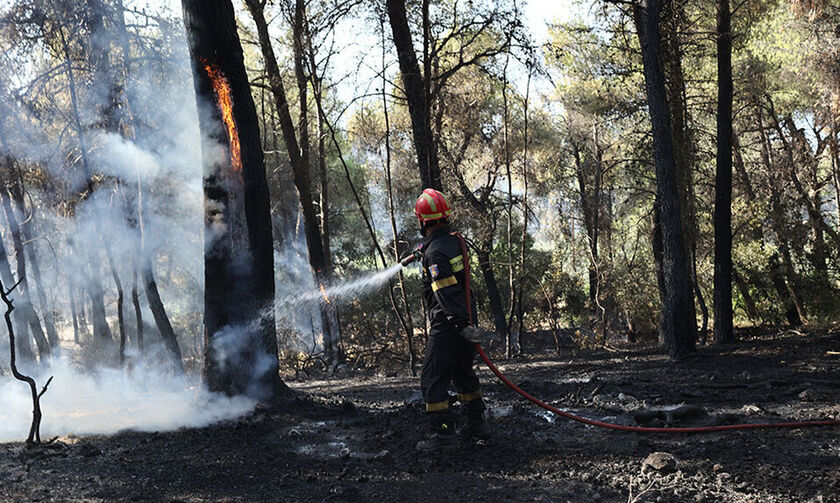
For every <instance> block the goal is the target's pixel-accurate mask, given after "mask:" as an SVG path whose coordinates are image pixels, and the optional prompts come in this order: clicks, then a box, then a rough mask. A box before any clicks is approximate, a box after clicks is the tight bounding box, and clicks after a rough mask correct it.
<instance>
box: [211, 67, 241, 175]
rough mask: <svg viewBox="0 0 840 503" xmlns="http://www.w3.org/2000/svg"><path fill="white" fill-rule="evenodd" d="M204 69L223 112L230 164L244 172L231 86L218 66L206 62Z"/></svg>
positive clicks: (234, 168)
mask: <svg viewBox="0 0 840 503" xmlns="http://www.w3.org/2000/svg"><path fill="white" fill-rule="evenodd" d="M204 69H205V70H206V71H207V75H208V76H209V77H210V82H211V83H212V84H213V91H215V92H216V98H217V100H218V105H219V109H220V110H221V112H222V120H223V121H224V123H225V127H226V128H227V136H228V142H229V143H230V164H231V168H233V170H234V171H236V172H239V171H242V158H241V153H240V149H239V132H238V131H237V130H236V121H235V120H234V119H233V100H232V98H231V92H230V84H229V83H228V80H227V78H225V76H224V74H223V73H222V71H221V70H220V69H219V67H218V66H216V65H214V64H211V63H208V62H206V61H205V62H204Z"/></svg>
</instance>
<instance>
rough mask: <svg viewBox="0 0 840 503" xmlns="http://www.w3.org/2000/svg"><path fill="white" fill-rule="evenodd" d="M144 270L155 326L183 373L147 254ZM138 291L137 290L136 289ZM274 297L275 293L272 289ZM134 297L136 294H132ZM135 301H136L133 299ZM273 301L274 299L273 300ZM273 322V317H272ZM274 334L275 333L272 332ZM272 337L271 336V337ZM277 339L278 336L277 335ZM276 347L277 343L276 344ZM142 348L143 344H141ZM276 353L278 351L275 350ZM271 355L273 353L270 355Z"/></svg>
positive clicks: (140, 323)
mask: <svg viewBox="0 0 840 503" xmlns="http://www.w3.org/2000/svg"><path fill="white" fill-rule="evenodd" d="M142 260H143V262H142V264H143V269H142V274H141V275H142V281H143V290H144V291H145V293H146V300H147V301H149V309H151V311H152V317H153V318H154V319H155V325H156V326H157V328H158V331H159V332H160V337H161V339H163V345H164V346H166V349H167V350H168V351H169V354H170V355H171V356H172V362H173V363H174V364H175V368H176V369H177V370H178V371H179V372H183V370H184V364H183V362H182V360H181V348H180V347H178V337H177V336H176V335H175V330H173V329H172V323H170V322H169V316H167V315H166V310H165V309H164V307H163V301H162V300H161V299H160V292H159V291H158V287H157V282H156V281H155V275H154V273H153V271H152V258H151V257H150V256H149V255H148V254H145V257H143V259H142ZM272 270H273V269H272ZM135 290H136V289H135ZM271 293H272V296H273V294H274V291H273V289H272V292H271ZM132 295H133V296H135V295H136V293H133V294H132ZM132 300H134V299H132ZM272 300H273V299H272ZM135 302H136V301H135ZM138 307H139V305H138V304H135V307H134V313H135V316H136V317H137V322H138V323H137V326H138V336H139V338H140V339H139V340H140V341H142V337H143V332H142V330H143V327H142V320H143V318H142V317H141V316H142V315H140V314H139V313H140V310H139V309H138ZM272 320H273V317H272ZM272 332H273V331H272ZM269 337H270V336H269ZM275 338H276V335H275ZM275 347H276V343H275ZM141 348H142V342H141ZM275 351H276V350H275ZM269 354H271V353H269Z"/></svg>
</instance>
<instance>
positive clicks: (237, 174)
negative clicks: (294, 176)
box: [181, 0, 285, 400]
mask: <svg viewBox="0 0 840 503" xmlns="http://www.w3.org/2000/svg"><path fill="white" fill-rule="evenodd" d="M181 3H182V6H183V11H184V23H185V25H186V32H187V39H188V40H189V45H190V56H191V59H192V71H193V81H194V84H195V92H196V100H197V102H198V106H199V110H200V112H201V113H199V128H200V130H201V133H202V135H204V136H206V137H209V138H211V139H213V140H215V141H216V142H218V143H219V144H221V145H224V146H225V149H224V153H223V154H222V155H218V154H217V153H215V152H217V150H216V149H213V148H212V147H211V148H210V150H209V151H208V149H207V148H205V149H204V153H203V158H204V204H205V216H204V224H205V229H204V239H205V252H204V266H205V267H204V269H205V272H204V280H205V294H204V302H205V307H204V327H205V341H206V344H205V359H204V376H205V379H206V380H207V384H208V386H209V387H210V389H211V390H215V391H224V392H226V393H228V394H248V395H251V396H256V397H258V398H261V399H267V400H273V399H276V398H278V397H279V395H280V393H281V392H282V391H283V390H284V389H285V386H284V385H283V383H282V381H281V380H280V378H279V375H278V359H277V335H276V332H275V325H274V256H273V247H272V236H271V219H270V214H269V195H268V185H267V183H266V178H265V166H264V164H263V152H262V145H260V135H259V126H258V123H257V112H256V108H255V106H254V102H253V98H252V97H251V90H250V86H249V84H248V77H247V75H246V73H245V65H244V61H243V54H242V46H241V45H240V42H239V35H238V34H237V32H236V20H235V17H234V10H233V5H232V4H231V2H230V0H208V1H199V0H182V2H181Z"/></svg>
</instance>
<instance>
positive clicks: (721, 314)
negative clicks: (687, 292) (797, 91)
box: [714, 0, 735, 343]
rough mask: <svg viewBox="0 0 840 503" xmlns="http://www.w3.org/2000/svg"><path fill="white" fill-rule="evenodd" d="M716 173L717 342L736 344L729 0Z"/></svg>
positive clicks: (721, 23)
mask: <svg viewBox="0 0 840 503" xmlns="http://www.w3.org/2000/svg"><path fill="white" fill-rule="evenodd" d="M717 51H718V54H717V65H718V110H717V170H716V172H715V212H714V227H715V276H714V283H715V289H714V311H715V341H717V342H722V343H727V342H732V341H734V340H735V330H734V328H733V321H732V92H733V91H732V88H733V85H732V23H731V11H730V7H729V0H719V2H718V26H717Z"/></svg>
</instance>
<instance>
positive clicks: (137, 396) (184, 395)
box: [0, 359, 255, 442]
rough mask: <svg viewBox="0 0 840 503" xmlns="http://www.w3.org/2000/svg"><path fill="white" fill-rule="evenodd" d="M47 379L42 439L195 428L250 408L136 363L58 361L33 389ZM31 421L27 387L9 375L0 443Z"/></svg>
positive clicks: (1, 403)
mask: <svg viewBox="0 0 840 503" xmlns="http://www.w3.org/2000/svg"><path fill="white" fill-rule="evenodd" d="M50 375H52V376H54V379H53V381H52V384H50V387H49V389H48V390H47V392H46V393H45V394H44V396H43V397H42V398H41V409H42V412H43V420H42V423H41V438H42V439H46V438H48V437H53V436H61V435H68V434H76V435H85V434H112V433H117V432H119V431H123V430H134V431H165V430H175V429H178V428H184V427H190V428H192V427H201V426H206V425H208V424H211V423H214V422H218V421H221V420H225V419H232V418H236V417H239V416H242V415H243V414H247V413H248V412H250V411H251V410H252V409H253V407H254V405H255V402H254V401H253V400H251V399H249V398H246V397H234V398H230V397H226V396H224V395H220V394H216V393H210V392H208V391H207V390H206V389H205V388H204V386H203V385H202V384H201V383H200V382H199V380H198V378H197V377H195V376H193V377H190V376H179V375H174V374H170V373H167V372H165V371H162V370H161V369H159V368H157V367H155V366H147V365H144V364H142V363H140V364H138V366H135V367H134V368H132V369H99V370H98V371H96V372H95V373H84V372H80V371H78V370H77V369H75V368H74V367H73V366H72V365H70V364H68V363H67V361H66V360H64V359H61V360H59V361H57V362H55V363H54V364H53V365H52V368H50V369H47V370H45V371H44V372H43V373H42V374H41V375H39V376H37V381H38V384H39V386H43V383H45V382H46V380H47V378H48V377H49V376H50ZM39 391H40V389H39ZM31 420H32V399H31V397H30V393H29V387H28V386H27V385H26V383H23V382H20V381H17V380H14V379H13V378H11V376H2V377H0V442H10V441H21V440H23V439H25V438H26V436H27V434H28V432H29V425H30V421H31Z"/></svg>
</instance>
